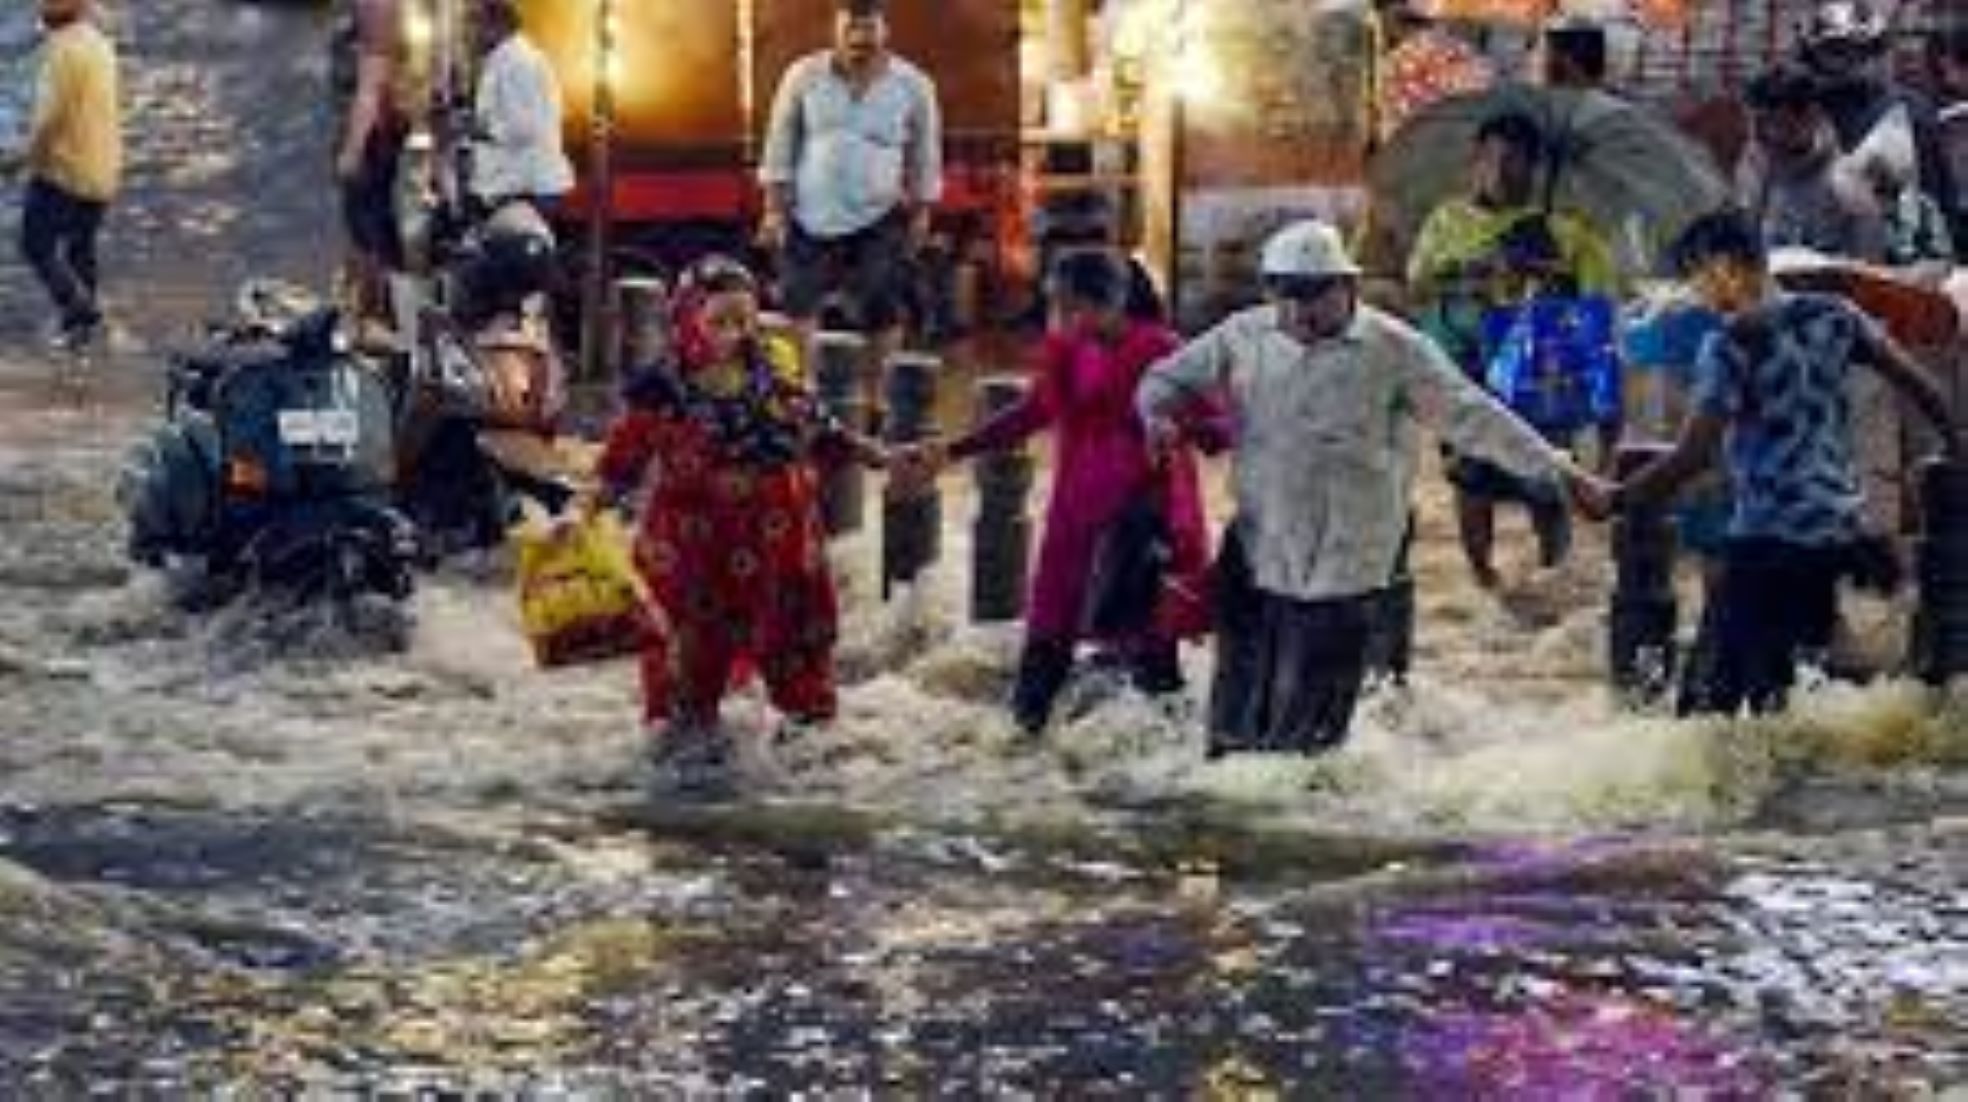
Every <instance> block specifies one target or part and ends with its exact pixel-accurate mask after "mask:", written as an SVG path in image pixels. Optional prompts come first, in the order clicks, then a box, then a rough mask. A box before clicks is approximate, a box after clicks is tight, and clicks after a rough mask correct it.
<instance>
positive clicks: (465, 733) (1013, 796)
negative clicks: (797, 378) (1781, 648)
mask: <svg viewBox="0 0 1968 1102" xmlns="http://www.w3.org/2000/svg"><path fill="white" fill-rule="evenodd" d="M20 7H21V6H19V5H16V6H13V7H10V8H8V9H7V11H6V12H5V13H4V14H0V55H4V56H6V57H14V56H16V55H17V54H18V48H19V47H20V46H21V45H22V44H24V43H25V42H26V41H27V36H26V34H25V31H24V27H23V23H24V19H25V16H24V13H22V12H20V11H19V10H18V9H19V8H20ZM117 16H118V19H119V35H120V36H121V38H122V40H123V41H124V43H125V46H126V51H127V54H128V57H129V64H130V65H131V66H132V72H133V76H132V81H131V83H132V86H133V89H134V91H133V95H134V97H135V98H134V105H133V111H134V113H135V115H136V117H137V118H139V119H141V120H143V125H142V126H139V127H135V128H133V143H134V148H133V158H132V161H133V166H134V168H135V172H134V177H133V192H132V194H131V196H130V197H129V199H128V200H127V201H126V203H125V205H124V206H123V207H122V208H121V209H120V210H119V211H118V213H117V216H116V219H115V220H114V221H113V223H112V231H111V237H110V250H111V254H112V256H113V257H114V258H115V260H114V261H113V262H112V264H111V265H110V271H111V290H110V299H111V307H112V310H113V312H114V313H115V315H116V317H117V318H118V321H119V324H120V326H121V327H122V332H121V333H120V335H119V337H118V343H117V345H116V349H115V351H114V354H112V355H110V356H109V357H107V358H106V360H105V362H103V363H102V364H100V365H98V366H97V368H96V371H95V374H94V376H93V377H92V378H91V379H89V380H88V381H87V385H86V386H85V387H82V388H80V389H79V390H78V389H77V388H75V387H72V386H68V385H62V386H56V385H54V383H53V379H54V378H55V374H56V369H55V365H54V364H53V363H52V362H51V361H50V360H48V359H47V358H46V357H45V356H44V355H42V354H41V353H40V352H38V351H37V340H38V332H37V330H38V326H39V324H40V321H39V312H40V309H41V307H40V300H39V299H38V297H36V295H35V294H34V292H33V291H32V289H31V287H30V286H29V284H28V283H27V281H26V280H25V278H24V277H23V275H22V273H21V272H20V271H19V269H18V267H17V266H12V265H9V266H6V267H0V1096H5V1097H49V1098H55V1097H73V1096H77V1095H80V1094H83V1093H85V1092H89V1091H95V1092H100V1093H104V1094H110V1095H115V1096H128V1095H137V1096H158V1097H175V1096H180V1095H185V1094H205V1093H213V1092H219V1091H230V1092H234V1093H245V1094H249V1095H252V1094H257V1093H258V1092H266V1093H269V1094H287V1093H301V1094H309V1095H313V1096H336V1095H340V1094H344V1093H361V1092H369V1091H374V1092H382V1093H393V1092H414V1091H417V1090H429V1091H453V1092H465V1091H479V1090H483V1091H488V1092H494V1093H498V1094H531V1093H537V1094H540V1095H545V1096H566V1095H575V1096H601V1097H610V1096H618V1097H619V1096H645V1097H646V1096H695V1095H704V1094H710V1095H723V1094H760V1095H777V1094H783V1093H789V1092H794V1091H805V1092H813V1093H821V1092H824V1093H829V1094H867V1093H875V1092H880V1093H884V1094H902V1095H921V1094H949V1095H975V1094H987V1093H988V1094H999V1093H1008V1094H1046V1095H1064V1096H1079V1095H1088V1094H1091V1095H1120V1096H1139V1095H1153V1096H1193V1095H1211V1096H1223V1097H1247V1096H1256V1097H1262V1096H1266V1095H1268V1094H1278V1095H1305V1096H1339V1097H1426V1098H1460V1097H1534V1098H1566V1099H1570V1098H1630V1097H1655V1096H1666V1095H1675V1096H1680V1095H1682V1094H1684V1093H1685V1094H1686V1095H1688V1096H1693V1097H1709V1098H1762V1097H1771V1096H1781V1095H1796V1096H1807V1097H1839V1098H1845V1097H1864V1098H1870V1097H1907V1098H1922V1097H1935V1096H1945V1095H1947V1094H1948V1093H1949V1092H1950V1091H1968V695H1964V694H1962V693H1960V692H1958V691H1957V693H1956V694H1955V695H1954V696H1952V697H1949V696H1947V695H1945V694H1940V695H1937V694H1933V693H1930V692H1928V691H1927V690H1925V689H1923V688H1921V687H1918V686H1914V685H1911V684H1905V683H1897V682H1892V681H1885V682H1880V683H1877V684H1873V685H1869V686H1864V687H1853V686H1845V685H1835V684H1824V683H1813V684H1812V685H1811V686H1810V687H1809V688H1808V689H1807V690H1806V691H1805V693H1804V694H1803V695H1802V697H1801V699H1800V700H1799V702H1798V705H1797V707H1796V708H1795V709H1794V710H1793V712H1792V713H1791V714H1789V715H1787V716H1784V717H1781V718H1776V719H1770V720H1766V721H1760V722H1740V723H1729V724H1724V723H1715V722H1702V723H1697V722H1677V721H1674V720H1672V719H1669V718H1666V717H1664V716H1659V715H1646V714H1635V713H1632V712H1629V711H1624V710H1622V709H1620V708H1619V707H1617V706H1616V705H1615V704H1614V703H1613V702H1612V701H1611V700H1610V699H1609V698H1608V696H1607V694H1606V693H1605V691H1604V689H1603V687H1602V685H1601V681H1600V672H1601V668H1602V664H1603V663H1602V658H1601V654H1602V647H1603V611H1604V602H1605V596H1606V593H1607V591H1608V588H1609V584H1610V571H1609V568H1608V567H1607V566H1606V562H1605V547H1604V539H1603V535H1601V534H1598V533H1586V534H1585V535H1584V536H1583V538H1582V541H1581V549H1580V551H1581V553H1580V554H1579V555H1578V557H1577V562H1576V563H1575V564H1574V565H1571V566H1568V567H1566V568H1564V569H1563V570H1561V571H1557V572H1537V571H1534V570H1532V569H1531V568H1530V567H1529V565H1528V564H1527V563H1525V562H1521V561H1516V560H1514V559H1513V560H1512V561H1511V562H1510V568H1509V571H1508V572H1509V573H1510V574H1511V577H1512V581H1511V583H1510V584H1509V585H1508V586H1507V587H1506V589H1505V592H1504V594H1503V595H1502V596H1501V597H1500V598H1498V597H1491V596H1487V595H1484V594H1481V593H1479V592H1478V591H1476V590H1474V589H1473V588H1471V587H1470V586H1469V585H1468V584H1467V582H1466V580H1465V577H1464V572H1463V570H1462V568H1461V565H1460V561H1459V554H1458V552H1457V550H1456V548H1455V546H1454V541H1453V537H1452V533H1451V531H1450V530H1449V527H1448V517H1447V511H1446V508H1445V501H1444V500H1443V498H1442V495H1441V493H1440V491H1439V489H1437V488H1436V487H1438V486H1439V483H1438V482H1435V481H1431V482H1430V484H1429V489H1428V491H1427V493H1426V496H1425V508H1424V513H1423V523H1422V531H1421V536H1422V539H1421V543H1420V548H1419V550H1420V555H1419V560H1420V573H1421V589H1422V624H1423V626H1422V632H1421V638H1420V641H1419V655H1418V661H1417V665H1418V673H1417V676H1416V678H1415V679H1414V682H1413V684H1412V685H1411V686H1409V687H1408V688H1406V689H1404V690H1392V689H1390V690H1384V691H1380V692H1378V693H1376V694H1375V695H1374V696H1372V698H1371V699H1370V700H1369V701H1368V702H1367V704H1366V705H1365V707H1364V709H1363V713H1362V716H1361V721H1360V724H1359V727H1358V730H1357V732H1356V738H1355V739H1354V741H1353V742H1352V744H1350V745H1349V746H1348V748H1346V749H1345V750H1344V751H1342V752H1340V753H1338V754H1336V755H1333V756H1331V757H1329V758H1327V759H1324V760H1321V761H1317V762H1300V761H1266V760H1249V759H1241V758H1232V759H1230V760H1227V761H1224V762H1219V763H1214V764H1206V763H1205V762H1204V757H1203V753H1202V744H1201V735H1200V731H1199V729H1198V726H1197V722H1196V716H1197V714H1198V712H1199V709H1200V705H1201V686H1203V685H1205V684H1206V683H1207V675H1208V670H1209V664H1208V655H1207V652H1206V651H1204V650H1202V649H1194V650H1192V651H1191V652H1190V653H1188V654H1187V655H1186V662H1187V665H1188V673H1189V681H1190V685H1191V690H1190V692H1189V694H1188V696H1187V697H1186V698H1185V699H1184V700H1182V701H1179V702H1177V703H1176V704H1174V705H1168V704H1156V703H1151V702H1149V701H1147V700H1144V699H1141V698H1138V697H1134V696H1131V695H1129V694H1128V693H1126V692H1123V691H1120V690H1119V689H1118V688H1116V687H1114V686H1112V685H1107V684H1104V683H1102V682H1101V680H1100V679H1099V678H1098V677H1097V676H1096V677H1089V678H1086V679H1083V680H1082V681H1081V682H1080V683H1078V684H1077V685H1075V686H1074V687H1073V688H1072V689H1071V690H1070V691H1069V694H1068V700H1067V702H1066V706H1065V708H1064V714H1063V715H1062V717H1061V719H1060V722H1059V723H1057V724H1056V725H1055V728H1054V730H1053V731H1052V733H1051V734H1050V736H1049V737H1048V739H1047V740H1046V741H1045V742H1044V743H1043V744H1041V745H1039V746H1036V747H1034V746H1031V745H1027V744H1022V743H1020V742H1019V741H1018V740H1017V739H1016V738H1015V737H1014V734H1013V731H1012V729H1011V727H1010V725H1009V723H1008V721H1007V720H1006V719H1005V718H1004V717H1003V715H1002V713H1001V709H1000V707H999V704H998V702H999V700H1000V698H1001V696H1002V693H1003V691H1004V689H1005V686H1006V683H1007V680H1008V677H1009V672H1010V667H1011V664H1012V658H1013V655H1014V653H1015V649H1016V644H1017V638H1016V632H1015V630H1014V629H1010V628H1004V627H992V628H975V627H971V626H968V625H966V624H965V623H964V617H963V610H964V609H965V607H966V604H967V597H966V585H967V579H966V577H965V571H964V564H965V563H967V562H968V533H967V528H968V526H969V521H970V516H971V507H970V503H969V502H968V499H967V498H966V497H965V496H964V495H965V492H966V491H965V489H964V483H963V482H962V481H961V480H956V479H952V480H951V481H950V482H949V483H948V484H947V485H946V490H947V492H948V494H949V499H948V500H947V501H946V509H945V515H946V521H947V525H948V528H947V531H946V532H945V537H946V546H945V552H944V556H943V561H942V563H941V564H940V565H939V566H938V567H937V568H936V570H935V571H934V572H933V573H932V574H931V575H930V576H929V577H928V578H927V579H925V580H924V581H923V583H921V584H920V585H918V586H916V587H914V588H911V589H908V590H905V591H903V592H902V593H899V594H897V595H895V596H894V597H893V598H892V599H890V600H889V601H887V602H883V601H882V600H880V599H879V596H878V593H879V587H878V585H877V584H876V582H875V578H874V571H875V569H876V567H875V562H876V559H877V558H878V550H879V549H878V546H877V545H876V544H875V543H874V541H873V540H872V538H870V537H857V538H854V539H851V540H848V541H845V542H843V543H841V544H839V545H837V546H836V548H835V549H834V555H835V559H836V562H837V564H838V566H839V569H840V574H841V577H842V582H843V588H844V596H845V602H846V605H847V608H848V613H847V623H846V625H845V634H846V637H845V639H844V642H843V645H842V649H841V664H842V667H843V675H844V679H845V681H846V683H847V684H846V689H845V696H844V714H843V717H842V719H841V721H840V722H839V723H838V724H837V725H836V726H835V727H834V728H833V729H832V730H830V731H828V732H826V733H824V734H823V735H821V736H819V737H818V739H817V740H816V742H815V744H814V745H812V746H811V747H809V748H808V750H807V752H805V753H802V754H801V755H800V756H799V758H798V759H797V760H785V759H781V758H777V757H775V756H774V755H773V754H772V753H771V752H770V751H769V749H767V747H766V744H767V742H768V735H769V733H770V732H771V730H772V721H771V718H770V716H769V715H768V713H767V711H766V709H765V706H764V704H763V702H762V701H761V700H759V699H758V698H757V697H756V696H755V695H750V694H747V695H741V696H740V697H739V698H737V699H736V700H735V701H733V703H732V704H731V706H730V708H729V710H728V713H727V716H728V719H729V720H730V722H731V725H732V726H733V728H734V729H735V731H736V732H737V734H738V737H739V739H740V742H741V751H742V752H741V755H740V779H739V783H738V785H737V787H736V790H735V792H734V793H733V794H732V795H731V796H730V798H727V799H720V800H702V799H696V800H686V799H680V798H677V797H675V796H674V795H665V794H663V793H662V792H660V791H658V790H656V789H654V788H653V787H652V786H651V784H650V781H651V776H650V771H649V769H648V767H647V765H646V764H645V760H644V752H643V751H644V747H645V738H644V735H643V732H641V731H640V730H639V728H638V726H637V724H636V722H635V716H636V696H635V685H634V678H633V673H632V670H631V668H630V667H629V666H628V665H626V664H620V663H617V664H612V665H604V666H598V667H590V668H583V669H578V670H571V671H561V672H555V673H544V672H541V671H538V670H536V669H534V667H533V665H532V663H531V661H530V658H529V655H528V652H527V649H526V647H525V645H524V643H523V641H522V639H521V637H520V635H519V631H518V627H517V612H516V608H515V603H514V600H513V596H512V592H511V579H510V576H509V566H508V565H507V564H506V563H505V562H503V561H502V560H501V559H500V558H498V557H496V556H495V557H491V558H488V559H486V560H485V561H474V562H464V563H459V564H455V565H453V566H451V567H447V568H446V570H444V571H443V572H441V573H439V574H437V575H435V576H431V577H428V578H425V579H423V580H422V581H421V583H420V588H419V591H418V594H417V596H416V597H415V599H414V600H413V601H412V602H411V604H410V606H409V607H408V608H407V610H406V618H405V621H404V623H403V624H401V625H395V624H393V625H390V626H391V627H392V628H394V627H398V626H407V628H408V632H407V646H405V647H403V648H402V649H400V650H397V649H391V648H390V647H389V646H388V645H387V644H388V643H389V642H390V641H391V639H392V637H393V636H395V634H396V632H395V631H393V630H388V631H386V630H374V631H371V630H369V628H368V627H365V626H363V625H356V626H354V627H351V626H349V625H348V624H345V623H343V622H340V621H338V620H336V619H334V618H333V617H328V616H323V615H320V614H317V613H313V612H309V611H307V610H300V611H296V610H291V609H283V608H278V607H269V606H267V605H263V604H255V603H252V602H247V603H244V604H241V605H237V606H234V607H229V608H226V609H224V610H221V611H219V612H216V613H208V614H202V615H191V614H188V613H185V612H182V611H180V610H179V609H178V608H177V607H176V605H175V604H174V603H173V601H172V600H171V599H170V598H171V592H170V584H169V582H168V580H167V579H164V578H161V577H158V576H155V575H151V574H149V573H146V572H143V571H138V570H134V569H132V568H131V567H130V566H129V565H128V564H127V563H126V562H125V560H124V557H123V554H122V541H123V531H122V526H121V524H120V521H119V519H118V515H117V511H116V505H115V502H114V499H113V491H112V487H113V483H114V480H115V475H116V471H117V469H118V466H119V464H120V462H121V459H122V455H123V453H124V450H125V449H126V448H127V447H128V445H129V444H130V443H131V442H132V441H134V440H136V439H138V438H139V437H140V436H141V434H142V433H143V431H144V429H145V426H146V425H148V424H149V423H150V421H151V418H152V417H153V416H154V400H155V391H156V381H157V370H158V365H159V363H160V360H159V356H160V355H161V354H162V352H163V350H165V349H167V348H169V347H171V346H172V344H173V343H174V342H176V341H179V340H182V339H183V337H184V334H185V333H187V332H189V330H190V327H191V325H192V323H193V322H195V321H196V320H197V319H198V318H199V317H201V316H204V315H205V314H215V313H218V312H220V310H219V307H220V305H221V303H222V298H223V294H224V289H225V288H226V286H227V285H228V284H229V283H230V282H231V281H232V280H234V279H236V278H238V277H239V276H240V275H243V274H246V273H247V272H254V271H270V272H274V273H276V274H281V275H285V276H288V277H291V278H297V279H303V280H308V281H310V282H314V283H320V282H321V281H322V280H323V279H324V278H325V275H326V258H328V257H330V256H332V247H333V237H332V220H331V219H330V218H329V216H328V215H327V213H325V212H326V210H327V206H326V204H327V199H326V197H325V196H323V195H321V194H319V193H317V192H316V191H314V190H310V189H313V188H316V187H318V178H317V176H316V175H311V173H313V171H314V168H315V167H316V166H319V165H322V164H325V153H324V152H323V149H322V142H321V139H320V135H319V133H318V126H319V119H318V117H317V116H314V115H311V114H310V113H309V111H310V108H309V106H308V100H307V98H306V97H308V96H310V95H317V94H318V88H317V87H316V86H317V84H318V81H319V73H320V65H319V61H320V57H321V54H320V50H321V48H322V47H321V43H320V38H321V27H320V25H319V21H318V18H317V17H316V16H315V15H314V14H312V13H311V12H310V11H309V10H308V9H306V8H305V7H301V8H288V7H258V6H253V5H233V4H220V3H216V2H209V3H208V2H202V0H201V2H192V0H144V2H143V4H141V5H137V4H134V3H126V4H124V5H121V6H120V8H119V10H118V11H117ZM11 71H14V70H13V69H8V68H5V67H0V72H11ZM311 90H312V91H311ZM8 102H10V101H9V100H8V99H7V98H6V97H5V95H4V94H0V120H4V118H5V117H6V111H7V110H8V109H7V107H6V104H7V103H8ZM269 104H282V105H284V106H283V107H282V109H281V110H279V111H273V110H270V109H269V108H268V107H267V105H269ZM290 108H291V109H290ZM290 181H291V182H290ZM11 201H12V200H11V197H9V199H8V202H11ZM13 215H14V211H13V210H12V208H11V207H8V208H7V209H4V210H0V218H4V219H5V220H7V221H8V222H11V220H12V217H13ZM1220 475H1221V472H1220V471H1217V472H1213V475H1212V477H1214V478H1220ZM1506 532H1507V533H1508V536H1507V539H1508V540H1510V541H1511V545H1512V552H1511V555H1513V556H1524V555H1527V550H1526V548H1525V547H1524V544H1526V543H1527V542H1528V533H1527V532H1525V531H1524V530H1523V529H1522V527H1521V525H1518V524H1514V523H1513V524H1512V525H1507V526H1506ZM1895 615H1896V610H1894V609H1891V608H1888V607H1885V606H1876V605H1870V604H1855V605H1854V606H1853V616H1854V622H1855V625H1856V626H1857V627H1858V628H1859V629H1860V630H1861V632H1862V633H1864V632H1866V631H1869V630H1872V629H1875V628H1876V629H1877V630H1878V631H1880V632H1888V628H1889V627H1890V625H1891V624H1892V622H1893V621H1894V617H1895ZM372 626H373V625H372Z"/></svg>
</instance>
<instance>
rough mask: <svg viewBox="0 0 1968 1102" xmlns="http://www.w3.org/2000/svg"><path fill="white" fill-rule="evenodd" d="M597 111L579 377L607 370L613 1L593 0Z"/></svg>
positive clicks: (591, 129)
mask: <svg viewBox="0 0 1968 1102" xmlns="http://www.w3.org/2000/svg"><path fill="white" fill-rule="evenodd" d="M594 51H595V66H594V110H593V112H592V113H591V114H592V117H591V118H590V119H589V126H588V179H589V187H588V269H587V280H586V282H585V285H584V286H583V288H582V292H581V377H582V378H583V379H585V380H588V381H590V382H594V381H598V380H601V379H602V378H604V377H605V376H606V374H607V371H608V367H609V364H608V360H609V358H610V357H609V355H608V345H609V340H608V333H609V324H608V321H609V314H610V313H611V311H610V310H609V302H608V291H609V286H610V280H609V267H610V265H609V262H608V254H609V249H610V244H609V237H610V230H611V228H612V227H611V225H610V222H611V220H612V213H611V211H612V207H613V205H614V201H615V81H614V68H615V0H595V38H594Z"/></svg>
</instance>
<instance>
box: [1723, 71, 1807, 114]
mask: <svg viewBox="0 0 1968 1102" xmlns="http://www.w3.org/2000/svg"><path fill="white" fill-rule="evenodd" d="M1743 101H1744V102H1745V103H1747V104H1749V106H1750V108H1751V109H1753V110H1757V111H1782V110H1795V109H1797V108H1800V107H1818V106H1821V105H1822V104H1823V102H1824V100H1823V89H1822V88H1821V87H1820V86H1819V84H1818V79H1817V78H1816V77H1814V76H1812V75H1811V74H1810V73H1809V72H1806V71H1805V70H1804V69H1801V68H1799V67H1798V66H1796V65H1790V64H1780V65H1773V66H1771V67H1770V68H1768V69H1765V70H1763V71H1762V72H1760V73H1758V74H1756V77H1755V79H1753V80H1751V81H1750V82H1749V88H1748V89H1747V90H1746V93H1745V95H1744V96H1743Z"/></svg>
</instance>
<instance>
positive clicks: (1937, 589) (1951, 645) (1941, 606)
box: [1912, 459, 1968, 685]
mask: <svg viewBox="0 0 1968 1102" xmlns="http://www.w3.org/2000/svg"><path fill="white" fill-rule="evenodd" d="M1920 500H1921V505H1922V508H1923V516H1924V519H1925V531H1924V533H1923V534H1922V536H1921V537H1920V539H1919V540H1918V541H1917V542H1916V544H1915V551H1914V557H1915V560H1916V562H1917V564H1918V565H1917V569H1918V572H1919V577H1920V604H1919V607H1918V608H1917V610H1916V611H1915V613H1914V632H1913V648H1914V653H1913V656H1912V657H1913V665H1914V669H1915V671H1916V672H1917V673H1919V675H1920V676H1921V677H1922V678H1923V679H1925V680H1926V681H1928V682H1930V683H1932V684H1936V685H1940V684H1945V683H1946V682H1947V681H1948V680H1950V679H1951V678H1955V677H1960V676H1962V675H1964V674H1968V462H1963V461H1960V460H1939V459H1937V460H1931V461H1929V462H1927V463H1925V464H1923V465H1922V466H1921V470H1920Z"/></svg>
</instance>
